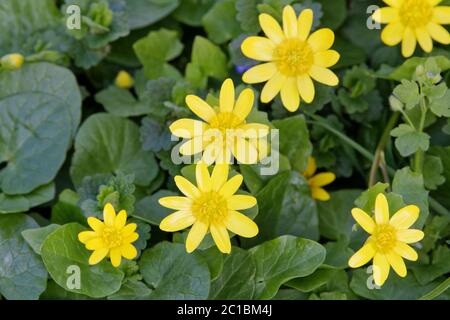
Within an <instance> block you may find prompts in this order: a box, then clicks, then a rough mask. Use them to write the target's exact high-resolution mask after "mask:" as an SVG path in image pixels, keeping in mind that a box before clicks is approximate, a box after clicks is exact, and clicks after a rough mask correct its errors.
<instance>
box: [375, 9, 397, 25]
mask: <svg viewBox="0 0 450 320" xmlns="http://www.w3.org/2000/svg"><path fill="white" fill-rule="evenodd" d="M399 18H400V17H399V15H398V9H396V8H390V7H384V8H380V9H378V10H377V11H375V12H374V13H373V15H372V19H373V20H375V21H376V22H379V23H390V22H393V21H397V20H399Z"/></svg>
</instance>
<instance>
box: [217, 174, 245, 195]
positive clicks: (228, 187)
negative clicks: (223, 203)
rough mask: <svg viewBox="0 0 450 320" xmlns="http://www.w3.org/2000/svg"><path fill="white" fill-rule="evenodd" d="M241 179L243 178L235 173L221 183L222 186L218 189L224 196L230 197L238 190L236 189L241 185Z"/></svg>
mask: <svg viewBox="0 0 450 320" xmlns="http://www.w3.org/2000/svg"><path fill="white" fill-rule="evenodd" d="M243 180H244V178H243V177H242V175H240V174H237V175H235V176H233V177H232V178H231V179H230V180H228V181H227V182H226V183H225V184H224V185H223V187H222V188H221V189H220V190H219V193H220V194H221V195H222V196H223V197H224V198H229V197H231V196H232V195H233V194H235V193H236V191H238V189H239V187H240V186H241V184H242V181H243Z"/></svg>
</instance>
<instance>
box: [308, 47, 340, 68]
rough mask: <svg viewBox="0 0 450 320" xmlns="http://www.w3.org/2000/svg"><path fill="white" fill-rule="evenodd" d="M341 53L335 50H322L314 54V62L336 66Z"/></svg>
mask: <svg viewBox="0 0 450 320" xmlns="http://www.w3.org/2000/svg"><path fill="white" fill-rule="evenodd" d="M339 58H340V55H339V53H338V52H337V51H335V50H326V51H320V52H317V53H315V54H314V64H315V65H317V66H319V67H323V68H328V67H331V66H334V65H335V64H336V63H337V62H338V61H339Z"/></svg>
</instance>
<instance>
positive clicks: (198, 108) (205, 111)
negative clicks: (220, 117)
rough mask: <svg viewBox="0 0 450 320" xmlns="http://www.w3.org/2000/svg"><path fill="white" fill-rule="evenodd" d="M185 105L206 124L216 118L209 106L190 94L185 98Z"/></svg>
mask: <svg viewBox="0 0 450 320" xmlns="http://www.w3.org/2000/svg"><path fill="white" fill-rule="evenodd" d="M186 104H187V106H188V107H189V109H191V111H192V112H193V113H194V114H196V115H197V116H198V117H199V118H200V119H203V120H205V121H206V122H208V121H209V120H211V119H212V118H214V117H215V116H216V113H215V111H214V109H213V108H211V106H210V105H209V104H208V103H207V102H206V101H204V100H203V99H201V98H199V97H197V96H194V95H192V94H190V95H188V96H186Z"/></svg>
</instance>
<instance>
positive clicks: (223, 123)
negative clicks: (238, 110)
mask: <svg viewBox="0 0 450 320" xmlns="http://www.w3.org/2000/svg"><path fill="white" fill-rule="evenodd" d="M242 122H243V121H242V120H241V119H240V118H239V117H237V116H236V115H235V114H234V113H232V112H219V113H218V114H217V116H215V117H214V118H212V119H211V120H210V122H209V125H210V126H211V128H212V129H218V130H220V131H221V132H222V133H224V134H225V131H226V130H227V129H233V128H236V127H237V126H238V125H240V124H241V123H242Z"/></svg>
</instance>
